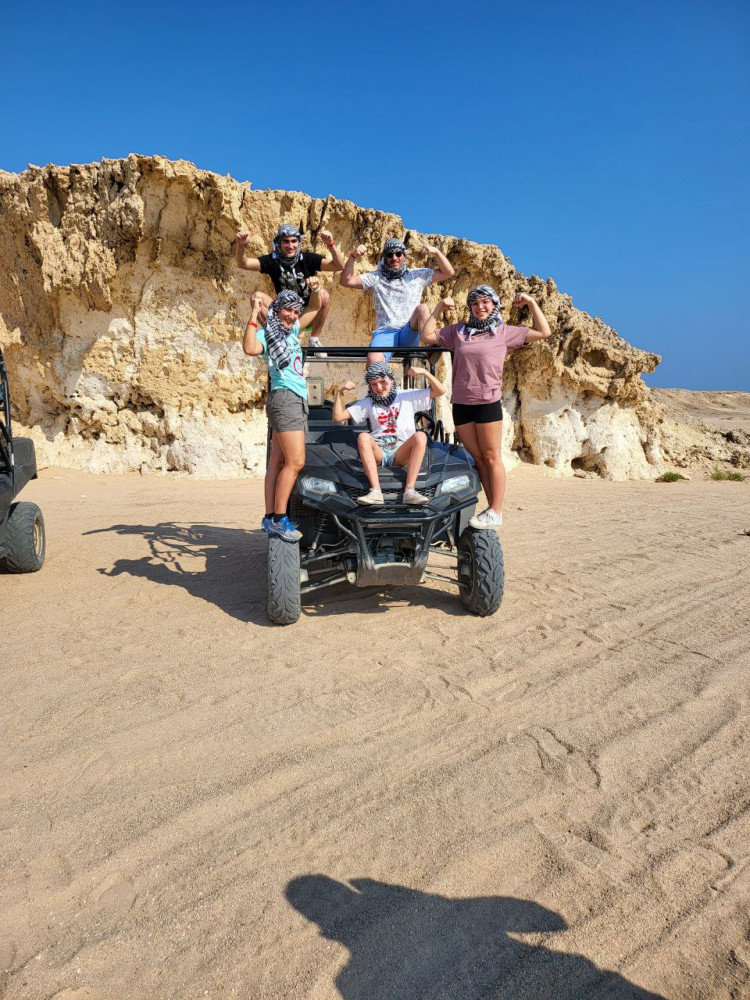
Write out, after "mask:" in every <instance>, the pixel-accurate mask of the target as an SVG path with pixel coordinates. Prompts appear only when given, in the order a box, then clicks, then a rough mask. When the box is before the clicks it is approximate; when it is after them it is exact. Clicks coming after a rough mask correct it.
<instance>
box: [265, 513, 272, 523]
mask: <svg viewBox="0 0 750 1000" xmlns="http://www.w3.org/2000/svg"><path fill="white" fill-rule="evenodd" d="M266 517H267V518H268V520H269V521H273V511H272V512H271V513H270V514H266Z"/></svg>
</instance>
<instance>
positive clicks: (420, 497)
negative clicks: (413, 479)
mask: <svg viewBox="0 0 750 1000" xmlns="http://www.w3.org/2000/svg"><path fill="white" fill-rule="evenodd" d="M429 502H430V498H429V497H426V496H425V495H424V493H418V492H417V490H415V489H409V490H404V503H411V504H422V503H429Z"/></svg>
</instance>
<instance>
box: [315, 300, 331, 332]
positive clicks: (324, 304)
mask: <svg viewBox="0 0 750 1000" xmlns="http://www.w3.org/2000/svg"><path fill="white" fill-rule="evenodd" d="M320 302H321V305H320V309H318V311H317V312H316V313H315V318H314V319H313V321H312V330H311V331H310V336H311V337H318V336H320V331H321V330H322V329H323V327H324V326H325V321H326V319H328V310H329V309H330V308H331V296H330V293H329V292H326V291H322V292H321V293H320Z"/></svg>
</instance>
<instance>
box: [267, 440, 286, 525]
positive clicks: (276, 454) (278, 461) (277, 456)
mask: <svg viewBox="0 0 750 1000" xmlns="http://www.w3.org/2000/svg"><path fill="white" fill-rule="evenodd" d="M283 465H284V453H283V451H282V450H281V446H280V444H279V439H278V437H277V435H276V434H274V436H273V437H272V438H271V455H270V457H269V459H268V468H267V469H266V481H265V483H264V487H263V489H264V494H265V499H266V513H267V514H273V511H274V506H273V505H274V503H275V502H276V480H277V479H278V478H279V473H280V472H281V469H282V466H283Z"/></svg>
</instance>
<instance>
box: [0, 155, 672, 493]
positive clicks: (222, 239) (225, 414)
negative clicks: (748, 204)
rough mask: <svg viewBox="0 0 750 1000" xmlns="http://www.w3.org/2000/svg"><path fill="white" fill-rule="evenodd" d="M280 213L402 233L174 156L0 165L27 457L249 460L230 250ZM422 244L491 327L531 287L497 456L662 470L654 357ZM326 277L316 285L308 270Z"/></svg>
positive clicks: (564, 308)
mask: <svg viewBox="0 0 750 1000" xmlns="http://www.w3.org/2000/svg"><path fill="white" fill-rule="evenodd" d="M281 221H293V222H295V223H297V224H299V225H300V226H301V228H302V229H303V230H304V232H305V234H306V242H305V247H306V248H308V249H315V250H321V251H322V250H323V248H322V244H321V242H320V240H319V239H318V233H319V231H320V229H321V228H328V229H330V230H331V231H332V232H333V234H334V236H335V238H336V240H337V241H338V243H339V245H340V246H342V247H343V248H344V249H345V250H348V249H349V248H350V247H353V246H355V245H356V244H358V243H364V244H366V245H367V247H368V256H367V257H366V258H365V260H364V261H363V262H362V264H363V266H362V268H361V269H365V268H371V267H373V266H374V265H375V263H376V260H377V254H378V251H379V248H380V247H381V246H382V244H383V242H384V240H385V239H386V238H387V237H389V236H393V235H401V234H402V233H403V231H404V230H403V223H402V221H401V219H400V218H398V217H397V216H395V215H389V214H387V213H384V212H377V211H374V210H371V209H364V208H359V207H358V206H356V205H354V204H352V203H351V202H348V201H339V200H337V199H335V198H333V197H328V198H326V199H315V198H310V197H308V196H306V195H304V194H301V193H297V192H283V191H254V190H252V189H251V187H250V184H248V183H238V182H237V181H234V180H233V179H232V178H231V177H228V176H227V177H220V176H218V175H216V174H213V173H209V172H206V171H202V170H198V169H196V168H195V167H194V166H193V165H192V164H190V163H187V162H184V161H177V162H173V161H169V160H166V159H164V158H161V157H144V156H137V155H131V156H129V157H127V159H122V160H103V161H102V162H101V163H95V164H87V165H82V166H81V165H72V166H68V167H56V166H48V167H44V168H40V167H33V166H32V167H29V169H28V170H27V171H25V172H23V173H22V174H8V173H1V172H0V346H2V348H3V350H4V352H5V356H6V361H7V363H8V367H9V370H10V375H11V379H12V385H13V402H14V409H15V416H16V419H17V420H18V422H19V424H20V425H22V427H23V428H25V429H26V432H27V433H30V434H31V435H32V436H33V437H34V439H35V441H36V444H37V450H38V454H39V457H40V461H41V462H42V463H44V462H45V461H46V462H47V463H49V464H60V465H68V466H73V467H77V468H86V469H91V470H94V471H101V472H124V471H130V470H140V471H141V472H144V473H145V472H149V471H167V470H174V471H182V472H187V473H195V474H199V475H204V476H234V475H241V474H246V473H252V474H257V473H259V472H261V471H262V468H263V464H264V458H265V417H264V413H263V408H262V404H263V402H264V399H265V394H266V371H265V366H264V365H263V363H262V362H261V361H259V360H257V359H250V358H247V357H245V355H244V354H243V352H242V349H241V337H242V327H243V323H244V321H245V319H246V317H247V315H248V312H249V300H250V295H251V293H252V292H253V291H254V290H255V289H256V288H266V280H267V279H265V278H264V277H263V276H261V275H257V274H250V273H247V272H242V271H239V270H238V269H237V268H236V266H235V263H234V256H233V252H232V249H231V242H232V240H233V237H234V233H235V231H236V230H238V229H241V228H245V229H250V230H251V231H252V232H253V233H254V242H252V243H251V246H250V249H251V251H253V252H255V253H264V252H267V249H268V246H269V242H270V239H271V236H272V235H273V233H274V232H275V230H276V228H277V226H278V225H279V223H280V222H281ZM425 241H429V242H434V243H436V244H437V245H438V246H439V247H440V248H441V249H442V250H443V252H444V253H446V254H447V255H448V257H449V258H450V260H451V262H452V264H453V266H454V268H455V271H456V274H455V277H454V278H453V279H452V280H451V281H450V282H447V283H445V284H444V285H442V286H435V287H433V288H431V289H429V291H428V297H427V301H428V302H429V303H430V304H434V303H435V302H436V301H437V299H438V297H439V296H440V295H443V294H446V293H448V294H452V295H453V296H454V297H455V298H456V299H457V301H458V303H459V304H460V307H461V310H462V311H463V306H464V303H465V296H466V293H467V291H468V290H469V288H471V287H472V285H475V284H478V283H480V282H488V283H490V284H492V285H494V286H495V288H497V289H498V291H499V292H500V295H501V298H502V300H503V303H504V314H505V317H506V320H507V321H509V322H511V323H519V322H520V323H523V322H524V321H525V320H526V318H527V317H526V316H524V315H519V313H518V311H517V310H514V309H512V308H510V309H509V307H508V304H509V303H510V302H512V299H513V296H514V295H515V293H516V292H518V291H527V292H530V293H531V294H532V295H534V296H535V297H536V298H537V300H538V301H539V302H540V304H541V305H542V308H543V309H544V311H545V313H546V315H547V317H548V318H549V320H550V323H551V325H552V328H553V331H554V333H553V336H552V337H551V338H550V340H548V341H546V342H543V343H540V344H535V345H532V346H529V347H526V348H522V349H521V350H519V351H516V352H514V353H512V354H511V355H510V356H509V359H508V362H507V363H506V383H505V390H506V391H505V403H506V408H507V410H508V414H509V416H510V417H511V418H512V420H506V434H507V439H506V445H507V452H508V454H507V457H508V459H509V462H510V464H511V465H512V464H513V462H514V461H516V462H517V461H528V462H533V463H539V464H545V465H547V466H550V467H552V468H554V469H557V470H559V471H560V472H562V473H567V474H569V475H570V474H572V473H573V472H574V471H575V470H579V469H580V470H583V471H584V472H587V471H588V472H590V473H597V474H599V475H601V476H606V477H609V478H614V479H623V478H649V477H653V476H655V475H657V474H658V473H659V471H661V469H662V468H663V465H664V458H665V456H664V453H663V444H662V423H663V411H662V409H661V407H660V406H659V405H658V404H656V403H654V402H653V401H652V400H651V399H650V397H649V392H648V389H647V388H646V386H645V384H644V383H643V380H642V378H641V375H642V373H644V372H651V371H653V370H654V368H655V367H656V365H657V364H658V362H659V360H660V359H659V358H658V356H656V355H654V354H649V353H647V352H644V351H641V350H637V349H636V348H634V347H632V346H630V345H629V344H627V343H626V342H625V341H623V340H622V339H621V338H620V337H619V336H618V335H617V334H616V333H615V331H614V330H612V329H611V328H610V327H608V326H606V325H605V324H604V323H603V322H602V321H601V320H599V319H595V318H592V317H590V316H588V315H587V314H586V313H584V312H581V311H580V310H577V309H575V308H574V307H573V304H572V301H571V299H570V297H569V296H567V295H564V294H562V293H560V292H559V291H558V290H557V287H556V285H555V283H554V281H552V280H551V279H548V280H546V281H544V280H542V279H540V278H537V277H531V278H526V277H524V276H523V275H522V274H520V273H518V272H517V271H516V270H515V268H514V267H513V266H512V264H511V262H510V260H509V258H508V257H506V256H504V255H503V253H502V252H501V251H500V250H499V249H498V248H497V247H494V246H487V245H484V246H480V245H477V244H475V243H470V242H469V241H467V240H464V239H459V238H456V237H451V236H432V235H430V236H429V237H424V238H423V237H422V236H421V235H420V234H417V233H412V234H411V246H412V247H413V248H414V249H415V251H416V249H417V248H418V247H419V245H420V244H421V243H422V242H425ZM324 277H326V278H327V281H328V285H329V287H331V278H332V277H333V278H334V280H337V278H336V276H330V275H328V276H324ZM373 320H374V316H373V313H372V307H371V304H370V299H369V296H366V295H363V294H361V293H359V292H354V291H349V290H347V289H343V288H340V287H338V286H337V287H336V289H335V293H334V295H333V299H332V307H331V314H330V319H329V323H328V327H327V330H326V341H327V342H328V343H339V344H362V345H364V344H366V343H367V342H368V335H369V331H370V330H371V329H372V327H373V325H374V322H373Z"/></svg>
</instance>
